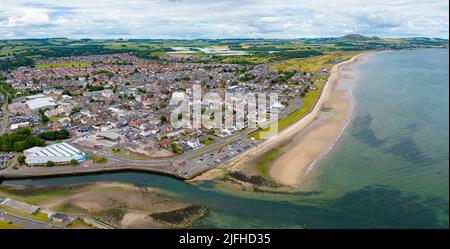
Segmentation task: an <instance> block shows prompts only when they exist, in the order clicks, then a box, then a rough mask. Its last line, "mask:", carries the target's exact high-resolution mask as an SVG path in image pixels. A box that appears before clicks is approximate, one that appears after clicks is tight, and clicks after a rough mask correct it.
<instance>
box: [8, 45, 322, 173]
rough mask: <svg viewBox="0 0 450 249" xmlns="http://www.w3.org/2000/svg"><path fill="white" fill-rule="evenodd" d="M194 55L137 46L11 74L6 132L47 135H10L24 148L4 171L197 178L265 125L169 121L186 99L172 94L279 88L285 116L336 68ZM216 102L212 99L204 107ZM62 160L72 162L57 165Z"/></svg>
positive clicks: (14, 146)
mask: <svg viewBox="0 0 450 249" xmlns="http://www.w3.org/2000/svg"><path fill="white" fill-rule="evenodd" d="M189 57H192V60H195V59H196V56H195V55H189V54H182V55H181V54H178V53H167V54H164V55H161V60H147V59H142V58H138V57H136V56H133V55H132V54H130V53H121V54H107V55H89V56H71V57H62V58H51V59H45V60H38V61H36V66H35V67H19V68H17V69H14V70H12V71H10V72H8V73H5V74H4V75H3V78H4V82H5V84H6V85H10V86H11V88H12V89H13V91H11V92H10V93H8V92H7V93H6V94H5V98H7V101H4V106H3V107H4V108H3V110H2V111H3V120H2V126H3V127H2V133H3V134H5V133H8V132H9V133H12V134H15V133H17V134H21V133H24V132H25V133H26V132H27V130H28V131H29V134H27V136H28V135H31V136H32V137H36V138H37V139H38V140H45V141H47V143H46V144H45V143H42V142H40V141H34V142H32V143H27V144H26V145H23V143H21V141H14V140H13V139H10V138H5V137H3V138H2V140H0V141H1V145H2V150H3V151H4V153H9V154H5V157H6V156H9V157H8V158H10V159H11V158H13V157H12V156H11V155H12V154H11V153H12V152H14V159H11V160H10V161H9V162H8V161H5V162H4V163H3V165H7V164H14V165H13V166H11V167H7V169H5V170H4V171H6V172H3V175H4V176H8V175H10V176H29V175H36V174H40V173H42V174H43V175H45V174H49V175H51V174H63V173H68V172H78V171H79V172H82V171H86V172H88V171H90V170H101V169H107V168H111V169H113V168H118V167H121V168H123V167H138V168H140V169H143V168H145V169H146V170H150V171H158V172H165V173H170V174H173V175H176V176H178V177H181V178H186V179H187V178H192V177H193V176H196V175H198V174H200V173H202V172H204V171H206V170H208V169H210V168H213V167H216V166H217V165H219V164H220V163H222V162H224V161H226V160H227V159H229V158H231V157H233V156H235V155H237V154H239V153H241V152H243V151H246V150H248V149H249V148H250V147H252V146H255V145H256V144H257V143H258V141H257V140H256V139H255V138H254V137H250V136H246V135H248V134H250V133H252V132H254V131H255V130H256V129H255V128H253V129H251V128H249V127H247V126H245V125H244V126H242V125H240V126H231V127H227V128H222V129H218V128H216V129H214V128H213V129H211V128H210V129H208V128H206V127H203V126H202V127H200V128H198V127H192V128H191V129H189V128H185V127H178V128H177V127H173V126H172V125H171V122H170V120H169V119H170V115H171V113H172V112H173V111H174V109H175V108H176V107H177V106H174V105H171V104H170V100H171V99H172V100H177V99H178V100H181V99H183V97H184V96H188V98H189V99H190V100H192V97H193V96H192V95H193V94H192V89H193V86H198V87H199V88H200V89H201V90H202V92H203V93H207V92H214V93H217V94H219V95H220V96H221V97H222V98H223V97H224V96H225V94H226V93H248V92H251V93H265V94H269V93H276V94H277V95H278V102H277V103H272V105H270V104H271V103H269V102H268V101H267V102H268V103H267V106H268V112H267V115H269V114H270V113H277V115H278V116H279V117H280V118H282V117H286V116H289V115H290V114H291V113H293V112H295V111H296V110H298V109H300V108H301V107H302V106H303V102H302V99H301V97H302V96H304V95H305V93H307V92H308V91H309V90H310V91H314V90H317V86H318V84H322V85H323V84H324V83H325V80H326V78H327V74H328V69H326V68H323V69H320V70H317V71H315V72H300V71H288V72H284V71H278V70H273V69H270V68H269V65H268V64H267V63H261V64H256V65H239V64H227V63H198V62H196V63H193V62H188V61H187V59H189ZM161 61H162V62H161ZM213 104H214V103H211V102H203V103H202V104H201V108H202V111H203V112H204V111H205V109H207V108H209V107H211V106H212V105H213ZM232 118H233V117H232ZM234 121H235V120H234ZM5 136H11V135H5ZM28 139H30V138H28ZM8 143H9V144H10V146H7V144H8ZM18 144H19V145H20V144H22V145H23V146H19V145H18ZM24 146H25V147H24ZM8 147H9V148H8ZM21 147H22V148H21ZM11 161H12V162H11ZM59 165H72V167H53V166H59Z"/></svg>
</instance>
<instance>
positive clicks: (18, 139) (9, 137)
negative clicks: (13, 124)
mask: <svg viewBox="0 0 450 249" xmlns="http://www.w3.org/2000/svg"><path fill="white" fill-rule="evenodd" d="M43 145H45V141H44V140H43V139H40V138H38V137H36V136H33V135H31V130H30V129H25V128H24V129H19V130H18V131H16V132H12V133H9V134H5V135H3V136H0V151H2V152H9V151H17V152H22V151H24V150H26V149H29V148H31V147H34V146H43Z"/></svg>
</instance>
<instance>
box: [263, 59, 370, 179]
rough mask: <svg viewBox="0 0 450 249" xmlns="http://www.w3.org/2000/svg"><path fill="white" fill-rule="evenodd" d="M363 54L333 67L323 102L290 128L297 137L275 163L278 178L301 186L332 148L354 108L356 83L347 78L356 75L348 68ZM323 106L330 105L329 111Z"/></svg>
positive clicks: (274, 169)
mask: <svg viewBox="0 0 450 249" xmlns="http://www.w3.org/2000/svg"><path fill="white" fill-rule="evenodd" d="M365 54H366V53H365ZM365 54H364V55H365ZM362 55H363V54H361V55H358V56H356V57H354V58H352V59H351V60H349V61H347V62H344V63H340V64H338V65H336V66H335V67H333V71H332V74H331V76H330V78H329V80H328V82H327V89H324V92H323V93H322V96H321V98H320V100H319V102H318V103H317V105H316V106H315V107H314V110H313V111H312V112H311V113H310V114H308V117H305V118H304V119H305V124H304V125H303V126H301V127H300V126H297V127H295V128H293V130H296V131H297V132H296V134H293V133H294V131H292V132H290V134H291V135H293V136H294V137H293V139H292V140H291V141H290V142H289V143H288V144H287V145H286V146H284V148H285V149H284V153H283V154H282V155H281V156H280V157H279V158H278V159H277V160H276V161H275V162H274V163H273V165H272V167H271V169H270V175H271V177H272V178H273V179H274V180H276V181H278V182H280V183H282V184H284V185H289V186H293V187H299V186H300V185H301V184H302V182H303V181H304V179H305V178H306V177H307V174H308V173H309V171H310V170H311V169H312V168H313V166H314V164H315V163H316V162H317V161H318V160H320V159H321V158H322V157H323V156H324V155H326V154H327V153H328V152H329V151H330V150H331V149H332V147H333V146H334V144H335V143H336V141H337V140H338V139H339V137H340V135H341V134H342V133H343V130H344V129H345V127H346V126H347V124H348V122H349V120H350V116H351V113H352V110H353V97H352V95H351V88H352V87H353V85H352V84H349V83H346V84H344V83H343V81H344V80H345V81H347V80H351V79H352V78H351V76H349V74H348V73H347V72H348V71H351V70H352V69H351V66H352V64H353V63H355V62H358V61H360V60H362V57H361V56H362ZM323 107H327V111H324V110H323V109H322V108H323Z"/></svg>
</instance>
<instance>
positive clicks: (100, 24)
mask: <svg viewBox="0 0 450 249" xmlns="http://www.w3.org/2000/svg"><path fill="white" fill-rule="evenodd" d="M350 33H358V34H363V35H370V36H379V37H412V36H425V37H440V38H448V37H449V2H448V0H34V1H31V0H0V39H17V38H46V37H67V38H74V39H79V38H100V39H103V38H124V39H131V38H149V39H157V38H164V39H196V38H279V39H291V38H315V37H337V36H342V35H345V34H350Z"/></svg>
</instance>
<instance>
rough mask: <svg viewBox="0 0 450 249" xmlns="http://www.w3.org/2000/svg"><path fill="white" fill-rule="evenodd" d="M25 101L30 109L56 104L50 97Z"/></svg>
mask: <svg viewBox="0 0 450 249" xmlns="http://www.w3.org/2000/svg"><path fill="white" fill-rule="evenodd" d="M26 103H27V106H28V108H30V109H31V110H37V109H41V108H46V107H53V106H56V103H55V100H54V99H53V98H52V97H42V98H35V99H31V100H28V101H27V102H26Z"/></svg>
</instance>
